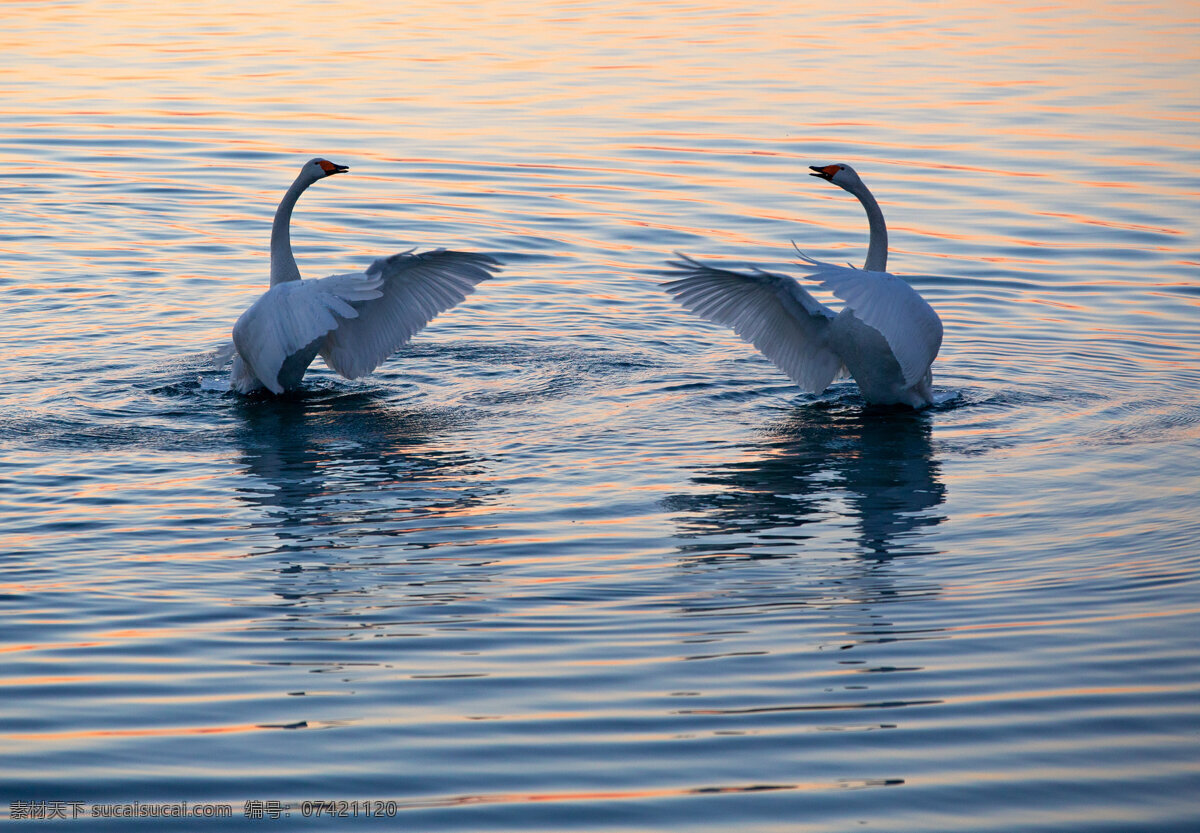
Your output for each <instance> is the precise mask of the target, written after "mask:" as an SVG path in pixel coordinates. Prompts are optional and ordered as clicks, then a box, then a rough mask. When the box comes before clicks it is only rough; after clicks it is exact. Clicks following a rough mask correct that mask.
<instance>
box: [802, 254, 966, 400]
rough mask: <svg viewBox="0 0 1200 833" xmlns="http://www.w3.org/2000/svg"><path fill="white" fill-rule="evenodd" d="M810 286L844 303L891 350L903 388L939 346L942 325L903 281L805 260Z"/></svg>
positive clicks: (922, 371)
mask: <svg viewBox="0 0 1200 833" xmlns="http://www.w3.org/2000/svg"><path fill="white" fill-rule="evenodd" d="M807 262H808V263H809V264H810V265H812V266H814V267H815V268H816V271H815V272H814V273H813V274H812V275H811V277H812V279H813V280H814V281H819V282H820V284H821V286H823V287H825V288H826V289H828V290H829V291H831V292H832V293H833V294H834V295H836V296H837V297H838V298H841V299H842V300H843V301H845V302H846V306H847V307H849V308H850V309H851V310H853V311H854V314H855V316H857V317H858V319H859V320H860V321H862V322H863V323H864V324H867V325H868V326H870V327H873V328H874V329H876V330H878V331H879V333H880V334H881V335H882V336H883V337H884V339H885V340H886V341H887V343H888V346H889V347H891V348H892V355H894V356H895V357H896V361H897V362H899V364H900V372H901V373H903V374H904V383H905V384H906V385H913V384H916V383H917V381H919V380H920V379H921V377H922V376H924V375H925V371H926V370H928V369H929V365H931V364H933V360H934V359H935V358H936V357H937V354H938V350H939V349H940V348H941V346H942V320H941V319H940V318H938V314H937V313H936V312H934V310H933V307H931V306H929V303H928V302H927V301H926V300H925V299H924V298H922V297H921V296H920V295H919V294H917V290H915V289H913V288H912V286H910V285H909V283H908V282H907V281H905V280H904V279H903V278H899V277H897V276H896V275H893V274H891V273H890V272H871V271H867V270H865V269H855V268H854V267H852V266H836V265H834V264H832V263H821V262H820V261H816V260H808V261H807Z"/></svg>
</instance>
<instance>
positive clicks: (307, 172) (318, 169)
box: [300, 157, 350, 182]
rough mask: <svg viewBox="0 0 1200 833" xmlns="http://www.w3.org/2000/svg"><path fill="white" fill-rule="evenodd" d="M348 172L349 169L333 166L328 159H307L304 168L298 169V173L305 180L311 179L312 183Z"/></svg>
mask: <svg viewBox="0 0 1200 833" xmlns="http://www.w3.org/2000/svg"><path fill="white" fill-rule="evenodd" d="M348 170H350V169H349V168H347V167H346V166H345V165H335V164H334V163H333V162H330V161H329V160H328V159H322V158H320V157H317V158H316V159H309V160H308V161H307V162H305V163H304V167H303V168H301V169H300V173H301V174H302V175H304V177H305V178H306V179H311V180H312V181H313V182H316V181H317V180H318V179H324V178H325V177H327V176H333V175H334V174H344V173H345V172H346V171H348Z"/></svg>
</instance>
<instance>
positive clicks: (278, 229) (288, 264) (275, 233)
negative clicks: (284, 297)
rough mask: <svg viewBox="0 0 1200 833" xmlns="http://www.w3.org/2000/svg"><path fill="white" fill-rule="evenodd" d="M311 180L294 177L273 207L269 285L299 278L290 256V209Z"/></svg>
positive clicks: (294, 261)
mask: <svg viewBox="0 0 1200 833" xmlns="http://www.w3.org/2000/svg"><path fill="white" fill-rule="evenodd" d="M312 182H313V181H312V180H311V179H308V178H307V177H304V176H299V177H296V181H295V182H293V183H292V187H290V188H288V189H287V193H286V194H284V195H283V199H282V200H280V201H279V208H277V209H275V222H274V223H272V224H271V286H274V285H275V284H277V283H284V282H286V281H298V280H300V269H299V268H298V267H297V266H296V258H295V257H293V256H292V234H291V226H292V209H293V208H295V207H296V200H298V199H300V195H301V194H303V193H304V189H305V188H307V187H308V186H309V185H311V184H312Z"/></svg>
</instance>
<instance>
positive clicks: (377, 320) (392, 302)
mask: <svg viewBox="0 0 1200 833" xmlns="http://www.w3.org/2000/svg"><path fill="white" fill-rule="evenodd" d="M498 270H499V264H498V263H497V262H496V261H495V260H493V259H492V258H490V257H488V256H486V255H481V254H472V253H468V252H451V251H446V250H445V249H437V250H434V251H430V252H423V253H421V254H412V253H411V252H404V253H401V254H396V255H392V256H391V257H383V258H380V259H379V260H376V261H375V262H374V263H372V264H371V266H370V267H369V268H368V269H367V271H366V274H365V275H364V276H362V277H365V278H368V279H371V280H374V281H376V285H377V286H378V287H379V289H378V294H377V295H375V296H373V299H372V300H370V301H368V302H366V303H361V304H355V305H354V306H355V308H356V310H357V315H356V316H346V319H347V320H344V321H342V322H341V323H340V324H338V325H337V329H332V328H330V330H331V331H329V335H328V336H326V338H325V342H324V343H323V344H322V346H321V357H322V358H324V359H325V363H326V364H327V365H329V366H330V367H331V368H332V369H333V370H335V371H337V372H338V373H340V374H342V375H343V376H345V377H346V378H348V379H357V378H358V377H360V376H365V375H367V374H368V373H370V372H371V371H372V370H374V369H375V368H376V367H378V366H379V365H380V364H381V363H382V362H383V360H384V359H386V358H387V357H388V356H390V355H391V354H392V353H394V352H395V351H396V350H397V349H399V348H400V347H401V346H403V345H404V344H405V343H406V342H407V341H408V340H409V339H410V338H412V337H413V336H414V335H415V334H417V333H418V332H420V331H421V330H422V329H424V327H425V325H426V324H428V323H429V322H430V320H432V319H433V317H434V316H435V315H437V314H438V313H440V312H443V311H445V310H448V309H450V308H451V307H453V306H454V305H456V304H458V303H459V302H460V301H462V300H463V299H464V298H466V297H467V296H468V295H470V294H471V293H472V292H474V291H475V286H476V284H478V283H480V282H481V281H485V280H487V279H488V278H490V277H491V276H492V273H493V272H495V271H498Z"/></svg>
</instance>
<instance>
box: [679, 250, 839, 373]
mask: <svg viewBox="0 0 1200 833" xmlns="http://www.w3.org/2000/svg"><path fill="white" fill-rule="evenodd" d="M679 257H680V258H681V260H679V261H672V262H671V266H672V267H673V269H674V270H675V272H677V273H680V274H681V275H682V277H680V278H679V279H678V280H674V281H671V282H670V283H666V284H663V287H664V288H665V289H666V290H667V292H669V293H671V295H673V296H674V297H675V299H676V300H677V301H679V303H681V304H683V306H684V307H686V308H687V309H689V310H691V311H692V312H694V313H696V314H697V315H699V316H701V317H702V318H707V319H708V320H709V321H715V322H716V323H718V324H724V325H725V326H727V327H732V328H733V331H734V332H735V333H737V334H738V335H739V336H741V337H742V338H743V339H745V340H746V341H748V342H750V343H751V344H753V345H754V346H755V347H757V348H758V350H759V351H760V352H761V353H762V354H763V355H764V356H766V357H767V358H768V359H770V360H771V361H772V362H774V363H775V366H776V367H778V368H779V369H780V370H782V371H783V372H784V373H786V374H787V375H788V377H789V378H791V380H792V381H793V382H795V383H796V384H797V385H799V386H800V387H801V388H803V389H805V390H807V391H809V392H811V393H820V392H821V391H823V390H825V388H827V387H829V383H830V382H832V381H833V379H834V377H835V376H837V375H838V373H839V372H840V371H841V370H842V362H841V359H839V358H838V356H837V354H836V353H834V352H833V350H832V349H831V348H830V346H829V338H828V331H829V321H830V319H832V318H833V313H832V312H830V311H829V310H828V309H827V308H826V307H825V306H824V305H823V304H821V303H820V302H819V301H817V300H816V299H815V298H813V297H812V296H811V295H809V294H808V293H807V292H805V291H804V289H803V288H802V287H801V286H800V285H799V284H798V283H796V281H795V280H793V279H792V278H790V277H788V276H786V275H775V274H771V273H770V272H761V271H755V272H752V273H749V274H746V273H742V272H733V271H729V270H726V269H714V268H712V267H711V266H705V265H704V264H702V263H699V262H697V261H695V260H692V259H691V258H689V257H686V256H685V255H679Z"/></svg>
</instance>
